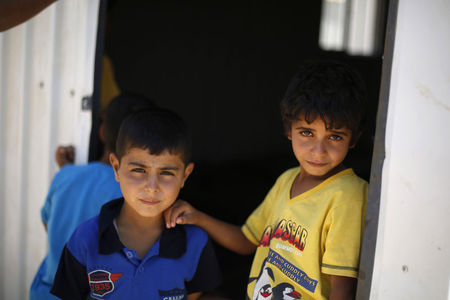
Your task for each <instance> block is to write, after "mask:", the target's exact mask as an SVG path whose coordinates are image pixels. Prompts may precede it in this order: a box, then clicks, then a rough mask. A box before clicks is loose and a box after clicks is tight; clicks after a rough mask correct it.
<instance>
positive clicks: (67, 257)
mask: <svg viewBox="0 0 450 300" xmlns="http://www.w3.org/2000/svg"><path fill="white" fill-rule="evenodd" d="M86 274H87V273H86V267H85V266H83V265H82V264H81V263H80V262H79V261H78V260H77V259H76V258H75V257H74V256H73V255H72V253H71V252H70V250H69V249H68V248H67V246H66V247H64V249H63V253H62V255H61V259H60V261H59V265H58V270H57V271H56V275H55V279H54V281H53V286H52V289H51V291H50V292H51V293H52V294H53V295H55V296H57V297H59V298H61V299H65V300H66V299H74V300H75V299H86V297H87V296H88V295H89V291H90V287H89V282H88V277H87V275H86Z"/></svg>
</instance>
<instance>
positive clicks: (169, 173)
mask: <svg viewBox="0 0 450 300" xmlns="http://www.w3.org/2000/svg"><path fill="white" fill-rule="evenodd" d="M161 175H166V176H174V174H173V173H172V172H170V171H162V172H161Z"/></svg>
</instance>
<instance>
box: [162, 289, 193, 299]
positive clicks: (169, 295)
mask: <svg viewBox="0 0 450 300" xmlns="http://www.w3.org/2000/svg"><path fill="white" fill-rule="evenodd" d="M158 292H159V299H160V300H181V299H186V290H185V289H173V290H170V291H161V290H159V291H158Z"/></svg>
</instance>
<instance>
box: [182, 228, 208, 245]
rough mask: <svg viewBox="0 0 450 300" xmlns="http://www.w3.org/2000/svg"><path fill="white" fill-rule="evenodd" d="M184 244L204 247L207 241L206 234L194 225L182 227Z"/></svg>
mask: <svg viewBox="0 0 450 300" xmlns="http://www.w3.org/2000/svg"><path fill="white" fill-rule="evenodd" d="M184 230H185V231H186V242H187V244H188V245H196V244H197V245H203V246H204V245H205V244H206V243H207V241H208V239H209V237H208V234H207V233H206V231H205V230H203V229H202V228H200V227H198V226H195V225H184Z"/></svg>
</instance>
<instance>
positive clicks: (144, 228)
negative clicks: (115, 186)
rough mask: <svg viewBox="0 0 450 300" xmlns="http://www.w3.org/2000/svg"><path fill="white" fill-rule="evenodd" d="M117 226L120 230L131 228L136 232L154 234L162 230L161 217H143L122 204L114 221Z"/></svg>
mask: <svg viewBox="0 0 450 300" xmlns="http://www.w3.org/2000/svg"><path fill="white" fill-rule="evenodd" d="M116 222H117V226H118V227H121V228H133V229H134V230H136V231H138V232H149V231H152V232H155V231H160V232H162V230H163V229H164V220H163V216H162V215H159V216H157V217H143V216H141V215H139V214H138V213H136V211H135V210H134V209H132V208H131V207H130V206H128V205H127V204H126V202H125V203H124V204H123V206H122V209H121V211H120V213H119V215H118V216H117V219H116Z"/></svg>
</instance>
